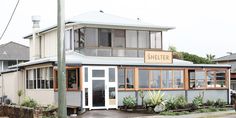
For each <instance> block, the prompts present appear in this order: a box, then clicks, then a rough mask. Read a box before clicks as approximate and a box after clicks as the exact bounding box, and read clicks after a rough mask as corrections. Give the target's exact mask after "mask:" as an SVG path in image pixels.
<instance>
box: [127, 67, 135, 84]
mask: <svg viewBox="0 0 236 118" xmlns="http://www.w3.org/2000/svg"><path fill="white" fill-rule="evenodd" d="M126 71H127V72H126V73H127V75H126V76H127V77H126V87H127V88H134V69H130V68H127V70H126Z"/></svg>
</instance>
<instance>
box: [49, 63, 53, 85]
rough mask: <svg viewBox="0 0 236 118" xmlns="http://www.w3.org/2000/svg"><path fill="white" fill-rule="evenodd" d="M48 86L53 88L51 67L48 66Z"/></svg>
mask: <svg viewBox="0 0 236 118" xmlns="http://www.w3.org/2000/svg"><path fill="white" fill-rule="evenodd" d="M49 77H50V79H49V88H51V89H52V88H53V67H49Z"/></svg>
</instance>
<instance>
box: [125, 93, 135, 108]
mask: <svg viewBox="0 0 236 118" xmlns="http://www.w3.org/2000/svg"><path fill="white" fill-rule="evenodd" d="M123 104H124V106H125V109H126V111H133V108H134V107H135V105H136V99H135V98H134V97H133V96H128V97H124V98H123Z"/></svg>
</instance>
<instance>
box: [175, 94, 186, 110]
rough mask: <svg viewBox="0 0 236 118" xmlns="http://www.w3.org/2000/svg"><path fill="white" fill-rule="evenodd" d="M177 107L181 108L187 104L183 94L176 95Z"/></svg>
mask: <svg viewBox="0 0 236 118" xmlns="http://www.w3.org/2000/svg"><path fill="white" fill-rule="evenodd" d="M175 104H176V107H177V109H183V108H185V106H186V105H187V101H186V99H185V97H184V96H182V95H181V96H178V97H177V98H176V101H175Z"/></svg>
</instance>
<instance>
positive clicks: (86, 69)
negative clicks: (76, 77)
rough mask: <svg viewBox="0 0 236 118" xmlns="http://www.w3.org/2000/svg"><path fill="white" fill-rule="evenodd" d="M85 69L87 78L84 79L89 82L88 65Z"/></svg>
mask: <svg viewBox="0 0 236 118" xmlns="http://www.w3.org/2000/svg"><path fill="white" fill-rule="evenodd" d="M84 71H85V79H84V82H88V67H85V69H84Z"/></svg>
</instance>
